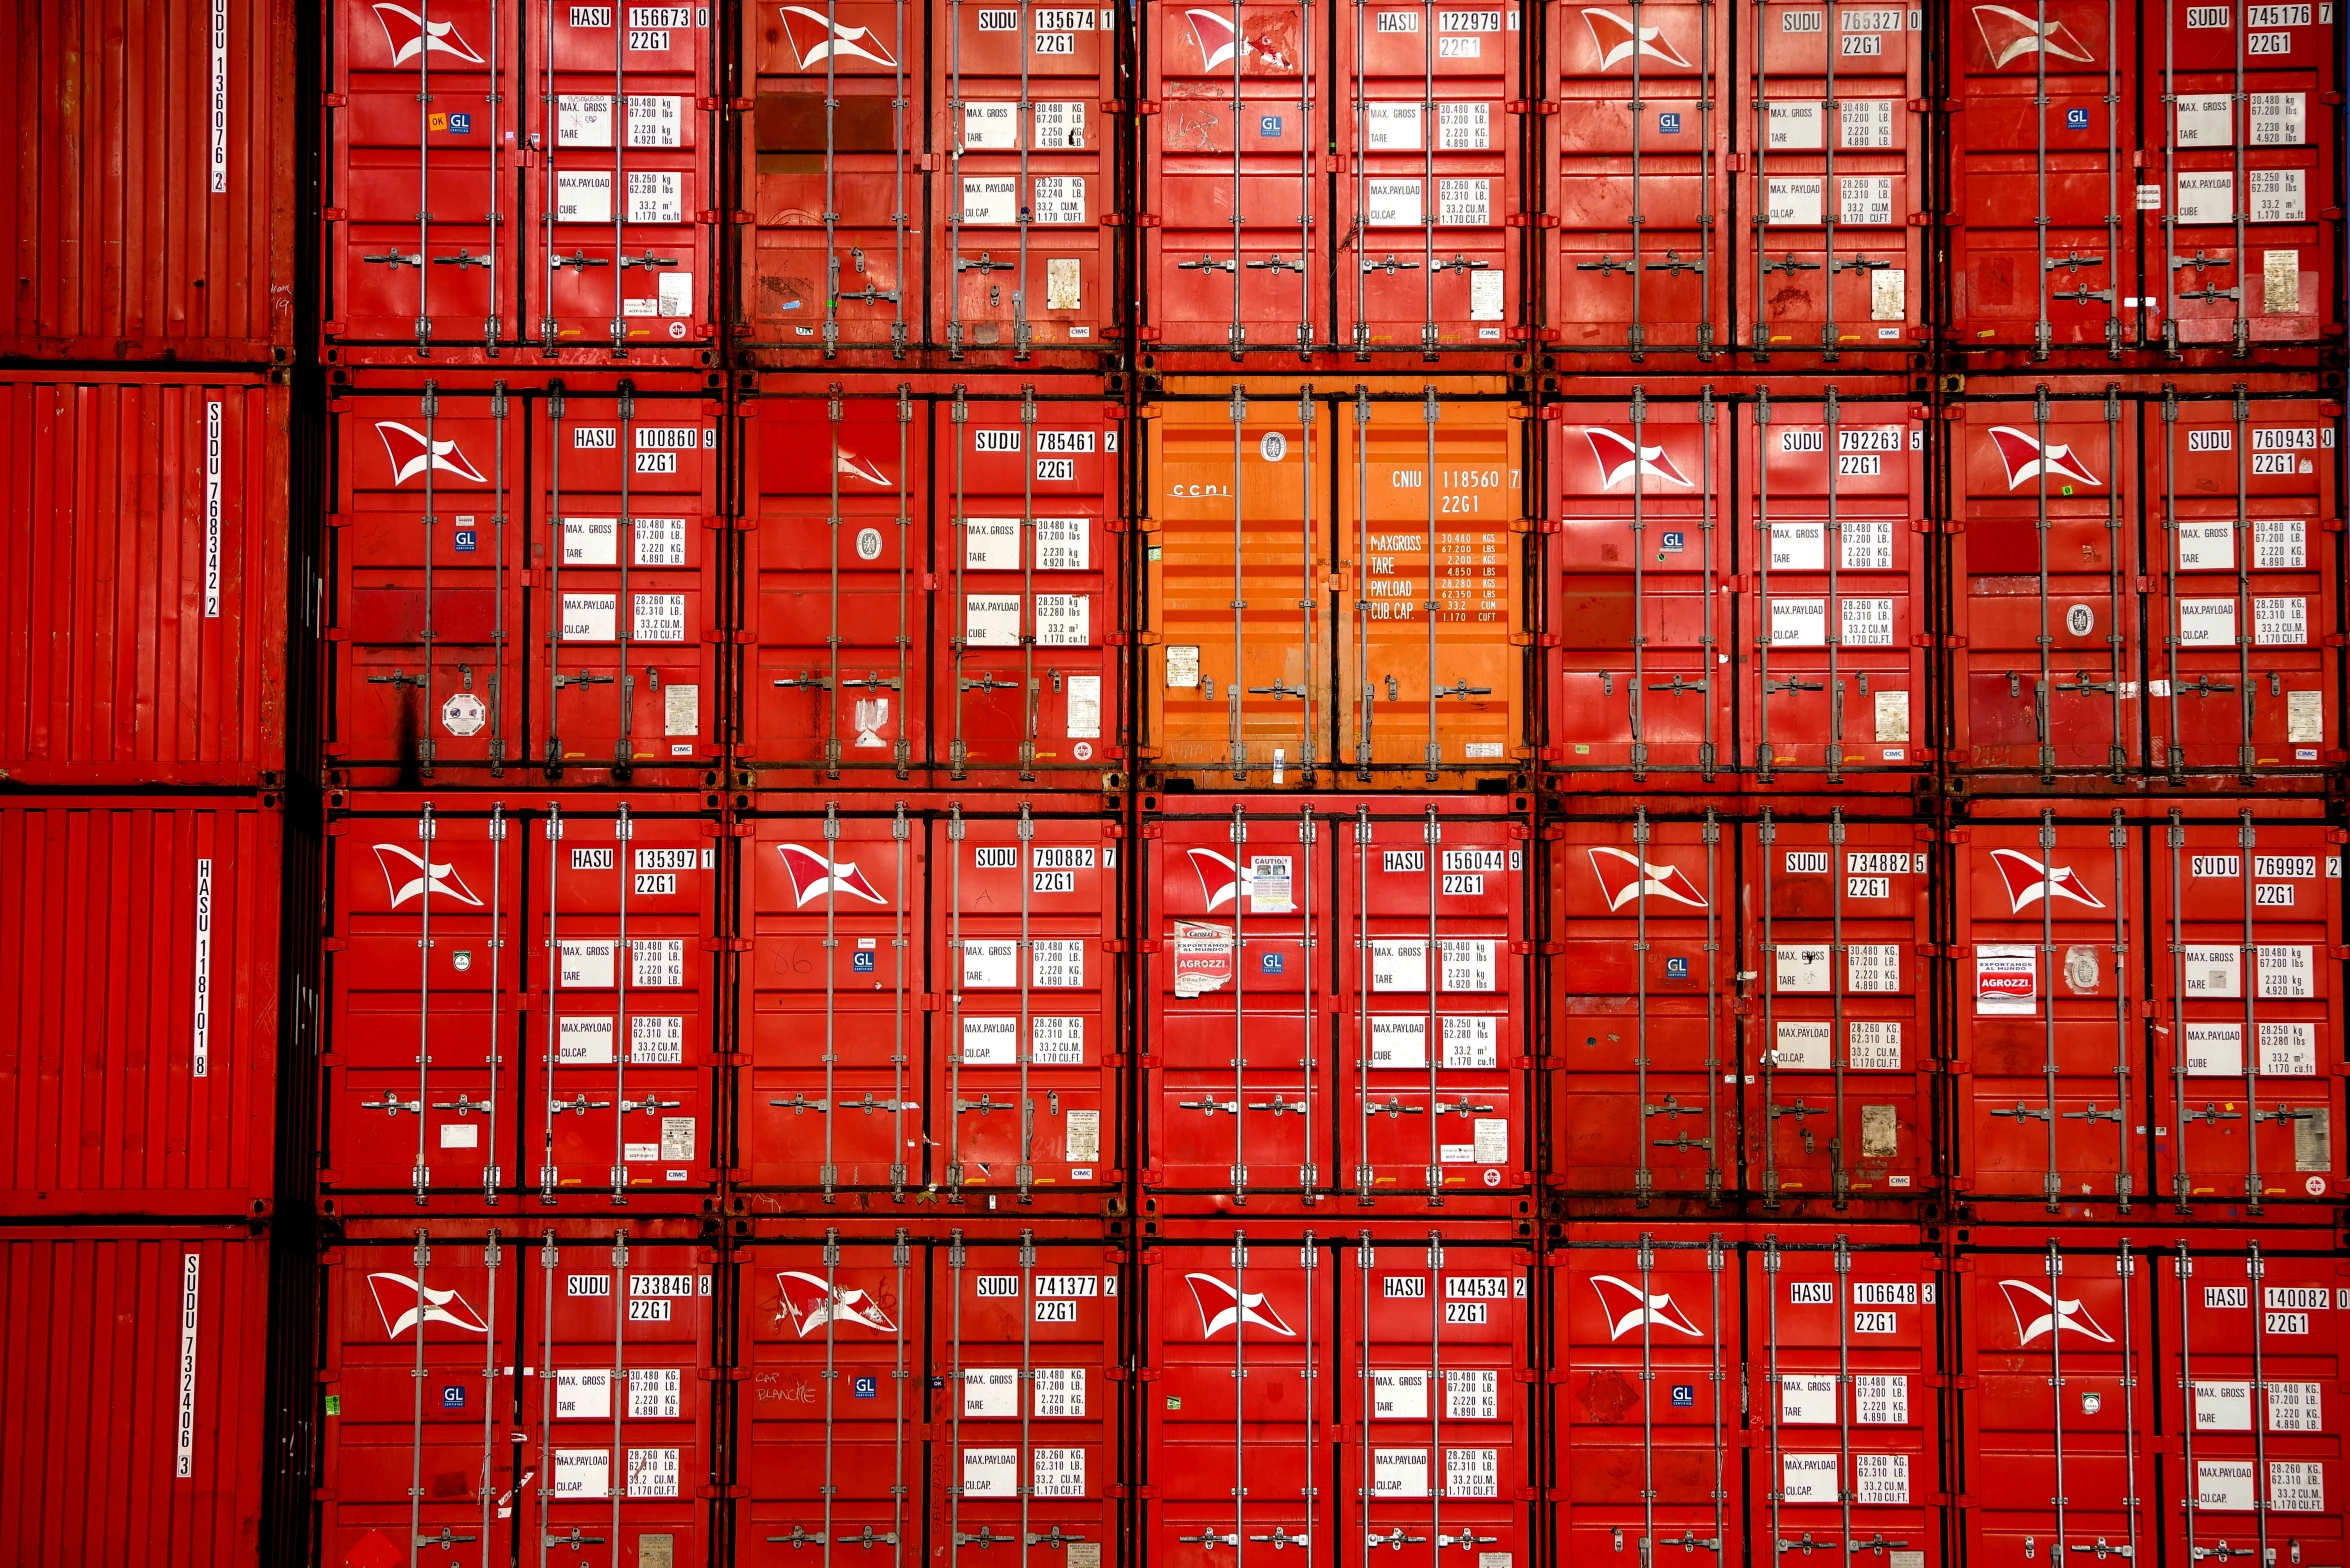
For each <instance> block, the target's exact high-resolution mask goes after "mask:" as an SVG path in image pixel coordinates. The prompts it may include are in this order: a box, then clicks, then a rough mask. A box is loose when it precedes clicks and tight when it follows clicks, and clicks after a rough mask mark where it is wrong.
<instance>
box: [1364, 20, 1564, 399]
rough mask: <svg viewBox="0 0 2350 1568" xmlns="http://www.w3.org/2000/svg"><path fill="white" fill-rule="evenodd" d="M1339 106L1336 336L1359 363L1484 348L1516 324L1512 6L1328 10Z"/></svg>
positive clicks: (1517, 36)
mask: <svg viewBox="0 0 2350 1568" xmlns="http://www.w3.org/2000/svg"><path fill="white" fill-rule="evenodd" d="M1332 9H1333V10H1334V11H1336V12H1337V21H1338V62H1339V69H1340V70H1341V72H1343V73H1344V74H1345V76H1346V78H1347V81H1348V83H1349V95H1348V100H1347V101H1345V102H1342V103H1341V105H1340V114H1341V116H1342V118H1341V120H1340V122H1339V140H1338V146H1339V148H1340V150H1341V151H1343V152H1345V153H1346V154H1347V155H1348V156H1347V160H1346V172H1345V174H1344V175H1343V177H1341V178H1340V179H1339V181H1338V217H1337V232H1339V233H1342V234H1343V235H1344V236H1345V239H1344V240H1343V242H1342V247H1343V249H1344V250H1346V251H1348V252H1351V255H1350V256H1349V257H1348V259H1346V260H1344V261H1342V262H1341V263H1340V265H1339V289H1338V304H1339V314H1338V336H1339V339H1340V341H1341V342H1348V343H1352V344H1353V345H1354V350H1355V353H1356V354H1357V355H1358V356H1361V355H1366V354H1369V353H1370V352H1372V351H1374V350H1386V351H1394V350H1397V349H1404V350H1416V351H1417V352H1418V353H1419V354H1420V355H1421V356H1422V357H1423V358H1424V359H1430V360H1433V359H1436V358H1437V357H1438V356H1439V355H1441V354H1442V353H1444V352H1445V351H1446V350H1447V349H1453V350H1458V349H1473V348H1478V347H1482V348H1484V349H1486V350H1487V351H1489V352H1490V351H1494V350H1497V349H1499V348H1500V347H1501V345H1502V342H1503V340H1504V339H1505V338H1507V337H1514V336H1516V335H1517V334H1518V333H1519V332H1520V331H1522V330H1523V329H1522V328H1520V327H1519V326H1517V325H1516V323H1517V322H1518V320H1519V315H1520V312H1519V308H1520V307H1521V306H1522V305H1523V304H1524V302H1525V301H1524V291H1523V286H1522V284H1521V282H1520V274H1519V256H1518V252H1519V246H1518V240H1517V236H1516V235H1514V234H1513V233H1511V230H1512V229H1514V228H1517V227H1519V226H1520V222H1521V219H1520V214H1519V207H1520V204H1521V201H1522V197H1521V195H1520V189H1521V185H1520V181H1519V178H1518V157H1517V148H1518V134H1517V133H1518V127H1517V125H1516V124H1515V123H1513V118H1512V113H1511V111H1512V107H1513V105H1514V104H1515V103H1516V102H1517V101H1518V100H1521V99H1523V98H1524V97H1525V92H1524V89H1523V88H1522V86H1521V85H1520V82H1521V77H1520V74H1519V59H1520V56H1521V54H1522V40H1523V38H1524V36H1525V34H1524V32H1523V31H1522V30H1521V28H1520V26H1519V20H1520V18H1519V11H1518V7H1517V5H1516V4H1514V3H1501V0H1497V3H1496V4H1494V5H1492V6H1490V7H1481V6H1470V7H1459V6H1440V5H1438V4H1436V3H1435V0H1419V3H1418V4H1416V5H1410V4H1396V3H1393V0H1389V3H1386V4H1372V3H1365V4H1356V5H1350V6H1345V7H1333V8H1332Z"/></svg>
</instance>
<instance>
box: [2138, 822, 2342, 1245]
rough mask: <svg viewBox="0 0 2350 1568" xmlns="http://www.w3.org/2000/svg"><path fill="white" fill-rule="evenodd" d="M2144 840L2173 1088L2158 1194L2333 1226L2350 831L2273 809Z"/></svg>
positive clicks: (2167, 1077) (2164, 1044)
mask: <svg viewBox="0 0 2350 1568" xmlns="http://www.w3.org/2000/svg"><path fill="white" fill-rule="evenodd" d="M2142 832H2143V834H2144V842H2145V845H2146V849H2145V853H2146V857H2147V862H2148V864H2147V871H2146V885H2147V887H2148V890H2149V904H2150V906H2151V909H2152V912H2153V916H2154V920H2155V922H2156V927H2157V937H2158V940H2156V941H2153V942H2149V943H2147V944H2146V947H2147V950H2148V952H2149V954H2150V956H2151V960H2152V968H2153V979H2154V991H2153V995H2154V1001H2153V1005H2152V1016H2153V1020H2154V1025H2155V1030H2156V1033H2155V1036H2154V1041H2155V1047H2154V1074H2155V1079H2156V1082H2157V1083H2158V1084H2160V1083H2163V1082H2165V1081H2167V1082H2168V1084H2169V1087H2170V1093H2169V1094H2168V1095H2163V1094H2161V1093H2159V1092H2158V1093H2157V1095H2156V1100H2155V1115H2156V1119H2157V1120H2158V1121H2161V1122H2168V1124H2169V1125H2168V1126H2167V1127H2162V1126H2158V1127H2157V1128H2156V1129H2155V1142H2154V1181H2155V1190H2156V1191H2157V1192H2159V1193H2163V1194H2166V1195H2168V1196H2169V1197H2170V1199H2171V1200H2172V1201H2173V1202H2174V1203H2175V1204H2177V1205H2178V1207H2179V1208H2181V1209H2192V1208H2195V1207H2197V1206H2200V1205H2207V1204H2215V1203H2216V1204H2226V1205H2231V1206H2233V1205H2235V1204H2238V1203H2242V1204H2243V1205H2244V1206H2245V1209H2246V1212H2248V1213H2250V1214H2251V1215H2253V1216H2254V1217H2255V1218H2258V1217H2259V1216H2261V1215H2262V1214H2263V1213H2264V1211H2269V1210H2272V1209H2273V1211H2274V1213H2275V1215H2276V1216H2277V1218H2279V1219H2283V1218H2286V1217H2288V1216H2291V1217H2295V1218H2302V1217H2307V1218H2315V1217H2316V1216H2318V1215H2321V1214H2330V1213H2331V1212H2332V1211H2331V1210H2330V1208H2327V1207H2326V1206H2325V1201H2324V1200H2328V1199H2339V1197H2340V1196H2341V1194H2342V1193H2343V1191H2344V1190H2345V1188H2344V1164H2343V1153H2342V1140H2341V1138H2340V1136H2339V1131H2340V1128H2341V1125H2342V1110H2343V1106H2342V1083H2343V1072H2344V1068H2343V1051H2342V1039H2343V1033H2342V1032H2343V1027H2344V1019H2343V1010H2342V993H2343V981H2344V974H2343V958H2342V954H2343V944H2342V887H2341V877H2342V843H2343V838H2344V834H2343V831H2342V830H2341V829H2340V828H2337V827H2331V826H2328V825H2327V823H2326V822H2325V821H2324V820H2323V819H2322V818H2320V817H2318V816H2317V815H2316V813H2315V811H2314V810H2313V809H2311V808H2307V807H2302V808H2299V809H2296V808H2295V807H2294V806H2290V805H2288V804H2287V803H2285V802H2283V801H2279V800H2276V799H2273V798H2271V799H2266V800H2264V801H2262V802H2261V803H2260V805H2259V807H2258V809H2257V811H2255V810H2254V809H2253V808H2251V807H2249V806H2247V807H2245V808H2243V809H2241V810H2240V811H2224V810H2221V809H2216V808H2215V809H2209V810H2205V809H2197V810H2195V811H2192V812H2182V811H2179V810H2176V809H2174V810H2172V811H2171V812H2170V813H2169V814H2168V817H2167V819H2157V820H2156V821H2155V822H2152V823H2150V824H2148V825H2147V827H2146V828H2144V829H2143V830H2142ZM2198 1080H2200V1081H2198ZM2231 1212H2232V1209H2231Z"/></svg>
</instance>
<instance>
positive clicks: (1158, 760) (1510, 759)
mask: <svg viewBox="0 0 2350 1568" xmlns="http://www.w3.org/2000/svg"><path fill="white" fill-rule="evenodd" d="M1524 417H1525V415H1524V410H1523V409H1522V408H1521V407H1519V406H1518V405H1515V404H1512V403H1506V402H1498V401H1496V402H1484V401H1478V400H1475V399H1471V398H1466V397H1457V398H1449V397H1447V396H1446V395H1445V392H1444V389H1443V388H1442V387H1441V386H1439V385H1436V384H1434V383H1429V384H1425V385H1420V384H1415V385H1411V386H1409V387H1408V388H1407V387H1403V386H1402V385H1401V384H1400V383H1399V384H1398V390H1396V391H1394V392H1393V393H1392V394H1387V393H1383V394H1381V395H1380V396H1379V397H1378V398H1373V397H1371V396H1369V395H1367V394H1364V395H1357V390H1356V389H1354V388H1348V389H1345V390H1344V391H1343V392H1340V391H1337V390H1335V389H1332V390H1323V389H1309V388H1306V387H1297V386H1292V387H1289V388H1287V389H1283V388H1281V387H1279V386H1278V385H1267V386H1262V387H1257V388H1253V389H1250V390H1249V391H1248V393H1247V395H1245V396H1243V395H1241V392H1240V389H1237V388H1236V389H1235V392H1234V395H1233V397H1232V398H1231V399H1229V400H1227V401H1216V402H1165V403H1156V404H1152V405H1150V406H1149V407H1148V408H1147V409H1146V410H1145V417H1144V424H1145V428H1146V430H1147V432H1148V440H1149V452H1148V455H1147V459H1146V462H1147V466H1146V469H1145V479H1144V485H1145V490H1146V494H1147V497H1148V506H1149V513H1148V515H1147V517H1146V520H1145V521H1144V523H1143V524H1142V526H1143V528H1144V530H1145V538H1144V540H1143V546H1144V549H1143V554H1144V565H1143V568H1142V570H1143V574H1144V583H1143V587H1144V599H1145V616H1146V621H1145V624H1146V627H1147V630H1146V631H1145V633H1144V641H1145V643H1146V644H1148V645H1150V652H1149V654H1148V657H1147V658H1146V659H1145V660H1144V661H1143V666H1142V670H1141V678H1142V681H1143V685H1144V697H1143V701H1142V707H1143V718H1144V726H1145V727H1144V737H1145V739H1144V745H1145V748H1146V750H1145V757H1146V762H1147V768H1146V781H1150V782H1157V781H1166V782H1167V783H1168V786H1169V787H1173V788H1185V787H1204V788H1236V787H1242V786H1246V787H1250V788H1256V789H1264V788H1268V787H1271V788H1282V787H1287V788H1291V789H1300V790H1311V789H1317V788H1321V789H1329V788H1379V789H1407V790H1408V789H1427V788H1440V789H1441V788H1449V789H1494V790H1503V791H1506V790H1507V789H1508V788H1510V786H1511V784H1512V782H1513V780H1514V779H1515V778H1516V777H1517V775H1518V774H1519V772H1520V771H1522V770H1523V768H1524V767H1525V765H1526V762H1527V760H1528V759H1529V758H1530V756H1531V752H1530V750H1529V748H1528V744H1527V739H1526V729H1527V714H1526V690H1525V688H1526V667H1527V662H1528V661H1527V655H1526V653H1525V651H1524V650H1525V647H1526V642H1527V636H1526V617H1527V607H1526V603H1525V598H1526V595H1525V572H1526V564H1527V557H1528V551H1527V549H1526V540H1525V538H1524V537H1523V536H1524V535H1525V534H1526V533H1527V531H1528V529H1529V526H1530V525H1529V524H1528V522H1527V521H1526V518H1527V511H1526V506H1527V503H1526V487H1525V464H1526V452H1525V446H1524V431H1523V424H1524Z"/></svg>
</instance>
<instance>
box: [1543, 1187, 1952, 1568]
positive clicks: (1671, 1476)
mask: <svg viewBox="0 0 2350 1568" xmlns="http://www.w3.org/2000/svg"><path fill="white" fill-rule="evenodd" d="M1545 1261H1546V1262H1547V1263H1548V1265H1549V1267H1548V1268H1547V1270H1546V1271H1545V1272H1546V1275H1547V1278H1546V1280H1545V1285H1546V1287H1547V1290H1546V1294H1547V1295H1548V1298H1549V1299H1548V1303H1547V1309H1548V1322H1549V1336H1550V1345H1549V1359H1550V1381H1551V1384H1552V1387H1553V1389H1554V1390H1555V1392H1554V1393H1553V1394H1552V1395H1551V1401H1552V1408H1551V1420H1552V1433H1551V1441H1552V1444H1553V1454H1554V1460H1555V1463H1556V1466H1557V1477H1558V1478H1557V1481H1556V1482H1555V1484H1554V1487H1553V1490H1552V1493H1551V1509H1552V1517H1553V1531H1554V1539H1555V1540H1556V1541H1557V1542H1558V1543H1559V1545H1560V1547H1561V1548H1562V1553H1578V1554H1580V1555H1591V1554H1600V1553H1607V1554H1612V1553H1613V1551H1614V1542H1615V1541H1616V1540H1617V1539H1619V1538H1622V1539H1625V1540H1626V1541H1627V1544H1634V1545H1640V1546H1642V1547H1643V1548H1644V1549H1661V1548H1665V1547H1670V1546H1679V1545H1684V1544H1686V1545H1687V1546H1688V1547H1691V1548H1698V1547H1702V1546H1704V1545H1705V1544H1706V1543H1709V1542H1719V1543H1721V1544H1720V1550H1721V1552H1722V1555H1723V1559H1724V1560H1725V1561H1729V1560H1741V1561H1747V1562H1772V1561H1776V1560H1778V1558H1779V1557H1780V1555H1781V1553H1780V1551H1779V1550H1778V1549H1777V1548H1776V1546H1775V1543H1776V1542H1779V1541H1805V1540H1808V1541H1810V1542H1811V1543H1813V1546H1814V1549H1815V1550H1823V1549H1824V1550H1827V1551H1832V1552H1839V1553H1845V1552H1853V1553H1857V1552H1862V1551H1870V1550H1883V1551H1885V1552H1886V1553H1888V1555H1889V1558H1890V1560H1892V1561H1894V1562H1897V1563H1900V1564H1903V1565H1904V1568H1922V1565H1929V1564H1934V1563H1938V1562H1941V1561H1944V1560H1946V1552H1945V1549H1944V1530H1945V1524H1946V1519H1945V1509H1946V1507H1947V1505H1948V1493H1947V1488H1946V1486H1945V1484H1944V1479H1943V1478H1944V1476H1945V1474H1946V1467H1947V1466H1948V1465H1949V1464H1950V1463H1951V1462H1952V1459H1953V1457H1954V1456H1952V1455H1951V1454H1950V1452H1949V1447H1950V1444H1949V1433H1950V1431H1951V1428H1952V1421H1951V1411H1950V1409H1949V1406H1948V1400H1949V1395H1948V1394H1947V1393H1945V1392H1944V1388H1945V1375H1946V1374H1945V1361H1944V1354H1943V1342H1944V1334H1943V1324H1944V1318H1945V1302H1944V1292H1945V1290H1946V1288H1947V1287H1946V1285H1945V1283H1944V1279H1945V1276H1944V1275H1943V1272H1942V1259H1941V1256H1940V1252H1939V1249H1938V1248H1933V1247H1927V1246H1921V1245H1919V1244H1918V1238H1917V1237H1916V1234H1915V1233H1914V1232H1912V1233H1909V1234H1908V1235H1907V1236H1906V1237H1905V1236H1903V1235H1901V1234H1900V1233H1898V1232H1897V1231H1895V1230H1893V1229H1891V1228H1888V1230H1887V1231H1886V1232H1885V1233H1882V1234H1872V1233H1869V1232H1862V1231H1855V1232H1849V1233H1848V1232H1844V1231H1840V1230H1834V1229H1831V1228H1829V1227H1825V1226H1812V1227H1805V1228H1804V1229H1802V1231H1801V1232H1800V1233H1799V1234H1795V1235H1779V1234H1767V1235H1753V1236H1745V1237H1742V1236H1741V1234H1740V1232H1739V1231H1738V1230H1736V1229H1731V1230H1729V1231H1728V1232H1726V1233H1725V1232H1724V1231H1723V1230H1720V1229H1712V1228H1709V1227H1707V1226H1704V1225H1702V1224H1677V1225H1671V1226H1665V1227H1658V1228H1655V1229H1653V1230H1647V1231H1640V1232H1634V1231H1631V1230H1628V1229H1627V1230H1626V1231H1624V1232H1623V1233H1621V1234H1619V1235H1615V1236H1607V1235H1604V1234H1602V1235H1582V1234H1578V1235H1576V1236H1575V1237H1574V1238H1572V1239H1571V1240H1570V1241H1569V1242H1568V1243H1567V1244H1566V1245H1564V1246H1555V1247H1553V1248H1552V1249H1551V1250H1549V1251H1548V1252H1547V1254H1546V1259H1545ZM1742 1532H1743V1533H1745V1534H1746V1536H1747V1539H1746V1540H1745V1542H1744V1543H1743V1544H1740V1543H1739V1542H1738V1537H1739V1535H1740V1534H1741V1533H1742Z"/></svg>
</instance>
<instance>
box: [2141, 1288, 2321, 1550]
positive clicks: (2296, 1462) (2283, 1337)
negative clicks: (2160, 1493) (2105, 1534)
mask: <svg viewBox="0 0 2350 1568" xmlns="http://www.w3.org/2000/svg"><path fill="white" fill-rule="evenodd" d="M2154 1263H2155V1268H2154V1271H2153V1272H2154V1276H2155V1281H2156V1285H2157V1290H2158V1295H2157V1297H2156V1300H2157V1303H2158V1310H2159V1311H2160V1313H2161V1321H2160V1323H2159V1325H2158V1329H2159V1332H2160V1333H2161V1335H2162V1340H2163V1344H2164V1345H2165V1346H2166V1347H2168V1346H2170V1345H2174V1344H2175V1345H2176V1346H2178V1351H2177V1356H2178V1360H2177V1370H2176V1373H2175V1375H2172V1374H2171V1371H2170V1368H2168V1367H2166V1368H2165V1369H2164V1371H2165V1374H2166V1375H2164V1376H2163V1377H2160V1378H2157V1379H2155V1380H2154V1387H2155V1390H2156V1393H2155V1397H2156V1398H2158V1399H2160V1400H2161V1401H2162V1406H2163V1427H2164V1430H2166V1431H2169V1432H2175V1433H2177V1434H2178V1436H2177V1437H2175V1438H2173V1439H2172V1449H2171V1451H2172V1453H2173V1454H2175V1455H2176V1456H2177V1457H2176V1458H2175V1459H2172V1460H2169V1461H2168V1462H2167V1463H2166V1465H2165V1469H2166V1470H2168V1472H2169V1473H2168V1475H2167V1476H2166V1477H2165V1481H2166V1483H2167V1484H2166V1486H2165V1487H2164V1491H2166V1492H2167V1493H2168V1494H2169V1495H2171V1496H2172V1497H2175V1498H2177V1499H2179V1501H2178V1503H2177V1504H2176V1505H2175V1506H2174V1507H2173V1509H2172V1510H2171V1512H2170V1518H2169V1520H2168V1521H2167V1523H2166V1525H2165V1535H2166V1539H2165V1541H2164V1546H2163V1550H2164V1553H2165V1555H2166V1557H2167V1558H2168V1559H2169V1560H2170V1561H2172V1562H2196V1561H2205V1560H2209V1559H2211V1558H2215V1557H2219V1556H2220V1555H2221V1554H2222V1553H2225V1554H2226V1555H2227V1557H2228V1558H2239V1557H2246V1556H2250V1557H2251V1560H2252V1561H2253V1562H2256V1563H2258V1562H2265V1561H2267V1559H2268V1557H2269V1554H2270V1553H2272V1552H2273V1553H2274V1554H2275V1555H2276V1559H2277V1561H2279V1562H2290V1561H2291V1560H2292V1559H2293V1558H2295V1557H2298V1558H2300V1559H2301V1561H2302V1562H2303V1563H2305V1564H2320V1563H2323V1564H2333V1563H2340V1562H2341V1561H2343V1553H2344V1542H2343V1539H2342V1535H2343V1531H2342V1504H2341V1495H2342V1494H2341V1488H2342V1485H2343V1474H2342V1461H2343V1454H2342V1406H2341V1399H2342V1395H2341V1389H2342V1376H2343V1370H2344V1368H2343V1353H2344V1338H2345V1334H2344V1325H2345V1324H2350V1294H2345V1288H2344V1283H2343V1281H2344V1276H2343V1273H2342V1267H2341V1264H2340V1263H2339V1262H2338V1261H2336V1260H2335V1259H2333V1258H2331V1257H2323V1256H2320V1257H2296V1256H2291V1255H2279V1254H2275V1253H2272V1252H2270V1251H2268V1250H2267V1249H2266V1248H2263V1247H2261V1246H2259V1245H2258V1244H2254V1245H2252V1246H2249V1247H2243V1248H2237V1247H2222V1246H2218V1245H2207V1246H2191V1245H2189V1244H2187V1243H2184V1242H2182V1243H2180V1244H2179V1246H2178V1247H2177V1248H2176V1249H2175V1250H2173V1251H2171V1252H2169V1253H2166V1254H2161V1255H2158V1256H2157V1258H2156V1259H2155V1260H2154ZM2255 1553H2256V1554H2258V1555H2252V1554H2255Z"/></svg>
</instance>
